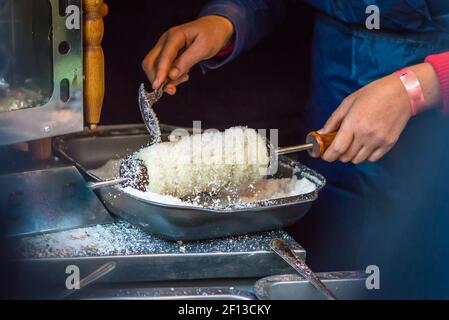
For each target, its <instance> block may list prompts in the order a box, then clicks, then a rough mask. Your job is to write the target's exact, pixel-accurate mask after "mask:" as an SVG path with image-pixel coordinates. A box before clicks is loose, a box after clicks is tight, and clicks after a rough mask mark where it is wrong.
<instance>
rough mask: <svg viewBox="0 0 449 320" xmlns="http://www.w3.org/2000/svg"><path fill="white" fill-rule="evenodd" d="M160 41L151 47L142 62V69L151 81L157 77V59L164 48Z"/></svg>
mask: <svg viewBox="0 0 449 320" xmlns="http://www.w3.org/2000/svg"><path fill="white" fill-rule="evenodd" d="M159 42H160V41H159ZM159 42H158V43H157V44H156V46H155V47H154V48H153V49H151V51H150V52H149V53H148V54H147V55H146V57H145V59H144V60H143V62H142V69H143V71H144V72H145V74H146V76H147V78H148V80H150V82H151V83H153V81H154V79H155V78H156V61H157V58H158V56H159V54H160V52H161V49H162V44H161V43H159Z"/></svg>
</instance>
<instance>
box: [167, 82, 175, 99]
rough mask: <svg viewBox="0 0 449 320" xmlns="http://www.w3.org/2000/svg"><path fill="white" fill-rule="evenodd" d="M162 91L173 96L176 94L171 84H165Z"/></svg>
mask: <svg viewBox="0 0 449 320" xmlns="http://www.w3.org/2000/svg"><path fill="white" fill-rule="evenodd" d="M164 91H165V92H166V93H168V94H169V95H171V96H173V95H175V94H176V86H174V85H172V84H167V85H166V86H165V88H164Z"/></svg>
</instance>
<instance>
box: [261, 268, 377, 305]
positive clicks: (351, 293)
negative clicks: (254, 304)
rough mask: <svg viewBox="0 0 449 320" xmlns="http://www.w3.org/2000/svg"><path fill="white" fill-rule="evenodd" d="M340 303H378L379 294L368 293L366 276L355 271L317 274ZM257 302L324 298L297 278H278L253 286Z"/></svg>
mask: <svg viewBox="0 0 449 320" xmlns="http://www.w3.org/2000/svg"><path fill="white" fill-rule="evenodd" d="M317 275H318V277H319V278H320V280H321V281H322V282H323V283H324V284H325V285H326V286H327V287H328V288H330V289H331V290H332V292H334V293H335V294H336V296H337V298H338V299H340V300H361V299H378V298H379V297H380V293H379V292H378V291H376V290H368V289H367V287H366V279H367V275H366V274H365V273H363V272H359V271H347V272H327V273H320V274H317ZM254 293H255V294H256V296H257V298H258V299H260V300H325V299H326V297H325V296H324V295H323V294H322V293H321V292H319V291H318V290H317V289H315V288H314V287H313V286H312V284H310V283H309V282H308V281H307V280H305V279H304V278H303V277H301V276H300V275H293V274H288V275H278V276H272V277H268V278H264V279H261V280H259V281H257V282H256V284H255V286H254Z"/></svg>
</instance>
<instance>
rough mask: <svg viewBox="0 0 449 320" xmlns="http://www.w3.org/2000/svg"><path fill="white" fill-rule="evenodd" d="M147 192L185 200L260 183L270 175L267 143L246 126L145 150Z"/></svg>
mask: <svg viewBox="0 0 449 320" xmlns="http://www.w3.org/2000/svg"><path fill="white" fill-rule="evenodd" d="M137 158H138V159H140V160H142V161H143V162H144V163H145V166H146V167H147V169H148V186H147V190H149V191H152V192H154V193H158V194H167V195H173V196H177V197H183V196H187V195H192V194H196V193H201V192H214V191H218V190H221V189H223V188H226V187H232V186H234V187H235V186H239V185H241V184H245V183H254V182H257V181H259V180H260V179H261V178H262V177H263V176H264V175H265V174H266V172H267V168H268V164H269V155H268V149H267V144H266V140H265V138H264V137H262V136H261V135H259V134H258V133H257V131H256V130H254V129H248V128H245V127H235V128H230V129H228V130H226V131H224V132H218V131H214V132H204V133H202V134H198V135H192V136H184V137H181V138H180V139H179V140H178V141H175V142H164V143H158V144H155V145H152V146H150V147H148V148H144V149H142V150H140V151H139V152H138V153H137Z"/></svg>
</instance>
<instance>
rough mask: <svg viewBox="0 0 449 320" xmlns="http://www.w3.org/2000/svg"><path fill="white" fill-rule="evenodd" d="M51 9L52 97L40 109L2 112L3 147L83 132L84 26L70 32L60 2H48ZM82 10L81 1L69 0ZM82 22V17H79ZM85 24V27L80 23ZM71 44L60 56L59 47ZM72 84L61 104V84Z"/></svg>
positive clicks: (1, 135) (0, 131) (0, 122)
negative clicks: (66, 98) (67, 95)
mask: <svg viewBox="0 0 449 320" xmlns="http://www.w3.org/2000/svg"><path fill="white" fill-rule="evenodd" d="M49 1H50V4H51V8H52V28H53V32H52V35H53V36H52V38H53V42H52V43H53V83H54V86H53V94H52V97H51V98H50V100H49V101H48V103H47V104H45V105H44V106H40V107H35V108H29V109H22V110H15V111H10V112H3V113H0V145H7V144H13V143H18V142H24V141H32V140H37V139H42V138H49V137H53V136H58V135H63V134H67V133H73V132H78V131H82V130H83V121H84V120H83V48H82V26H80V27H81V28H80V29H79V30H67V29H66V27H65V21H66V17H65V16H60V15H59V3H60V2H59V1H58V0H49ZM68 4H69V5H77V6H78V7H79V8H80V14H81V15H82V11H81V0H69V1H68ZM80 19H82V17H80ZM81 25H82V24H81ZM63 41H66V42H68V43H69V45H70V51H69V52H68V53H67V54H64V55H62V54H60V53H59V50H58V47H59V44H60V43H61V42H63ZM64 79H67V80H68V81H69V83H70V98H69V99H68V101H67V102H65V103H64V102H63V101H61V98H60V83H61V81H62V80H64Z"/></svg>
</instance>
